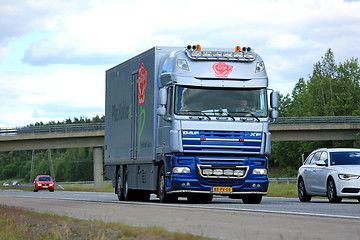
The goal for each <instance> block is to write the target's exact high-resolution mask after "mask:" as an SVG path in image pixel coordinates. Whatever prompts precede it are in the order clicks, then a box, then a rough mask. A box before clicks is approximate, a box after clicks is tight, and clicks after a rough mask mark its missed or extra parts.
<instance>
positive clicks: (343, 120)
mask: <svg viewBox="0 0 360 240" xmlns="http://www.w3.org/2000/svg"><path fill="white" fill-rule="evenodd" d="M271 124H274V125H281V124H290V125H294V124H360V116H316V117H280V118H278V119H276V120H275V122H272V123H271Z"/></svg>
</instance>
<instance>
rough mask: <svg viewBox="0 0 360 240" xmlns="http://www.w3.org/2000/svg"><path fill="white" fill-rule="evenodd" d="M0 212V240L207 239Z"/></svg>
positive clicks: (6, 209)
mask: <svg viewBox="0 0 360 240" xmlns="http://www.w3.org/2000/svg"><path fill="white" fill-rule="evenodd" d="M0 212H1V216H0V239H9V240H11V239H44V240H53V239H59V240H61V239H78V240H82V239H140V240H141V239H160V240H168V239H169V240H195V239H201V240H206V239H210V238H206V237H202V236H196V235H191V234H183V233H170V232H168V231H166V230H164V229H162V228H158V227H131V226H128V225H125V224H122V223H104V222H102V221H86V220H79V219H75V218H70V217H61V216H56V215H51V214H41V213H37V212H31V211H27V210H23V209H19V208H15V207H8V206H3V205H0Z"/></svg>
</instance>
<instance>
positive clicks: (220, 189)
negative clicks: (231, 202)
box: [211, 187, 232, 192]
mask: <svg viewBox="0 0 360 240" xmlns="http://www.w3.org/2000/svg"><path fill="white" fill-rule="evenodd" d="M211 191H212V192H232V187H212V188H211Z"/></svg>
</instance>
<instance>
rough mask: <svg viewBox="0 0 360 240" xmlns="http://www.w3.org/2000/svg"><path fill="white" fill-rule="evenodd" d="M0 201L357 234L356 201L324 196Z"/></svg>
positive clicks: (259, 229)
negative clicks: (256, 200)
mask: <svg viewBox="0 0 360 240" xmlns="http://www.w3.org/2000/svg"><path fill="white" fill-rule="evenodd" d="M0 204H4V205H9V206H16V207H22V208H26V209H31V210H35V211H39V212H53V213H55V214H59V215H68V216H71V217H76V218H80V219H97V220H103V221H106V222H114V221H115V222H123V223H126V224H129V225H133V226H159V227H162V228H165V229H167V230H169V231H174V232H187V233H192V234H198V235H204V236H209V237H216V238H222V239H299V240H301V239H360V228H359V226H360V204H359V202H358V201H357V200H351V199H350V200H343V202H342V203H340V204H330V203H329V202H328V201H327V199H314V200H312V201H311V202H310V203H301V202H300V201H299V200H298V199H295V198H272V197H265V198H264V199H263V201H262V202H261V204H259V205H251V204H243V203H242V201H241V200H234V199H229V198H225V197H214V200H213V201H212V202H211V203H207V204H189V203H188V202H187V201H186V199H185V198H184V199H182V198H180V201H179V202H178V203H174V204H160V203H159V201H158V199H157V198H155V195H152V197H151V200H150V201H149V202H120V201H118V200H117V197H116V195H115V194H113V193H89V192H66V191H55V192H53V193H50V192H47V191H40V192H38V193H34V192H29V191H21V190H0Z"/></svg>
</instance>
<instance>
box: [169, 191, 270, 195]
mask: <svg viewBox="0 0 360 240" xmlns="http://www.w3.org/2000/svg"><path fill="white" fill-rule="evenodd" d="M166 193H168V194H175V193H209V194H212V195H242V194H246V195H247V194H260V195H266V194H267V192H211V191H197V190H174V191H169V192H166Z"/></svg>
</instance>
